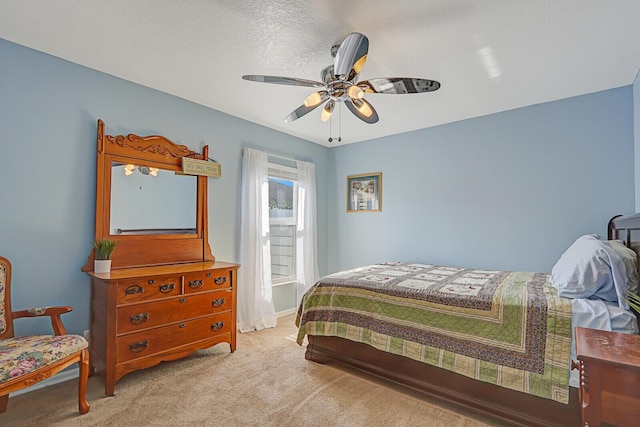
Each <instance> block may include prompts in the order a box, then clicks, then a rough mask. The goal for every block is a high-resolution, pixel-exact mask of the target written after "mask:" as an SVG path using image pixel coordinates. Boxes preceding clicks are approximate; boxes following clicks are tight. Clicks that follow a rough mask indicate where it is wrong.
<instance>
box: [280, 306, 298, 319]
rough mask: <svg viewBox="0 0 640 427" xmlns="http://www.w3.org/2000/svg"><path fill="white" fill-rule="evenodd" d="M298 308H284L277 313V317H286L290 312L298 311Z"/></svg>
mask: <svg viewBox="0 0 640 427" xmlns="http://www.w3.org/2000/svg"><path fill="white" fill-rule="evenodd" d="M297 310H298V309H297V308H290V309H288V310H282V311H279V312H277V313H276V317H277V318H280V317H284V316H288V315H290V314H293V313H295V312H296V311H297Z"/></svg>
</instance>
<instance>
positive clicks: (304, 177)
mask: <svg viewBox="0 0 640 427" xmlns="http://www.w3.org/2000/svg"><path fill="white" fill-rule="evenodd" d="M296 167H297V169H298V218H297V232H296V282H297V285H296V301H297V304H298V305H299V304H300V299H301V298H302V296H303V295H304V293H305V292H306V291H307V290H308V289H309V288H310V287H311V286H313V284H314V283H316V281H317V280H318V253H317V247H316V241H317V231H316V227H317V225H316V223H317V220H316V169H315V165H314V164H313V163H308V162H302V161H296Z"/></svg>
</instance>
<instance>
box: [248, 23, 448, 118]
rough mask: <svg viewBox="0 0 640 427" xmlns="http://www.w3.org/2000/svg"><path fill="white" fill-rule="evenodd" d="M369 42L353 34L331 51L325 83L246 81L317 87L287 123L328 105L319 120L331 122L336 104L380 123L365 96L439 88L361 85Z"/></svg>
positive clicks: (382, 81) (430, 83) (431, 84)
mask: <svg viewBox="0 0 640 427" xmlns="http://www.w3.org/2000/svg"><path fill="white" fill-rule="evenodd" d="M368 51H369V39H368V38H367V36H365V35H364V34H360V33H351V34H349V35H347V37H346V38H345V39H344V41H343V42H342V43H340V45H338V46H333V47H332V48H331V56H332V57H333V58H334V63H333V65H329V66H328V67H325V68H324V69H323V70H322V71H321V72H320V76H321V79H322V82H316V81H313V80H305V79H299V78H295V77H279V76H262V75H252V74H250V75H245V76H242V78H243V79H245V80H249V81H253V82H262V83H275V84H281V85H293V86H305V87H313V88H316V89H317V91H316V92H314V93H312V94H311V95H309V96H308V97H307V98H306V99H305V100H304V103H303V104H302V105H301V106H300V107H298V108H296V109H295V110H294V111H293V112H292V113H291V114H289V115H288V116H287V117H285V119H284V121H285V123H289V122H292V121H294V120H296V119H299V118H300V117H302V116H304V115H305V114H308V113H310V112H311V111H313V110H315V109H316V108H318V107H319V106H320V105H322V104H323V103H325V102H326V105H325V106H324V108H323V109H322V115H321V116H320V119H321V120H322V121H323V122H324V121H327V120H329V118H330V117H331V114H332V113H333V110H334V109H335V106H336V103H338V102H343V103H344V104H345V105H346V106H347V108H348V109H349V110H350V111H351V112H352V113H353V114H354V115H355V116H356V117H358V118H359V119H360V120H362V121H364V122H365V123H369V124H373V123H376V122H377V121H378V113H377V112H376V110H375V109H374V108H373V106H372V105H371V104H370V103H369V101H367V100H366V99H364V95H365V93H386V94H405V93H422V92H433V91H435V90H438V89H439V88H440V83H439V82H437V81H435V80H427V79H419V78H413V77H379V78H374V79H369V80H364V81H361V82H358V77H359V74H360V70H362V66H363V65H364V63H365V61H366V60H367V53H368Z"/></svg>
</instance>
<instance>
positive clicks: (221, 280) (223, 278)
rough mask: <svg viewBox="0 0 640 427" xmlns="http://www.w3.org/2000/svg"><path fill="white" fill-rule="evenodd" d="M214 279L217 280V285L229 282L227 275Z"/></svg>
mask: <svg viewBox="0 0 640 427" xmlns="http://www.w3.org/2000/svg"><path fill="white" fill-rule="evenodd" d="M214 281H215V282H216V285H222V284H224V283H226V282H227V277H226V276H222V277H216V278H215V280H214Z"/></svg>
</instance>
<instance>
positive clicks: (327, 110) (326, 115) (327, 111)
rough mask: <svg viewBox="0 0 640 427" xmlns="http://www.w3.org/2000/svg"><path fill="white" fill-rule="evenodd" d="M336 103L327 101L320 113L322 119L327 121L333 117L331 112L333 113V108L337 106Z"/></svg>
mask: <svg viewBox="0 0 640 427" xmlns="http://www.w3.org/2000/svg"><path fill="white" fill-rule="evenodd" d="M335 106H336V103H335V102H334V101H329V102H327V105H325V106H324V108H323V109H322V114H321V115H320V120H322V121H323V122H326V121H327V120H329V119H330V118H331V114H333V109H334V108H335Z"/></svg>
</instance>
